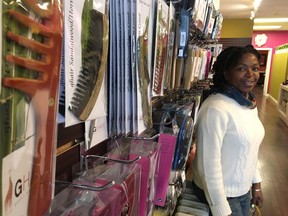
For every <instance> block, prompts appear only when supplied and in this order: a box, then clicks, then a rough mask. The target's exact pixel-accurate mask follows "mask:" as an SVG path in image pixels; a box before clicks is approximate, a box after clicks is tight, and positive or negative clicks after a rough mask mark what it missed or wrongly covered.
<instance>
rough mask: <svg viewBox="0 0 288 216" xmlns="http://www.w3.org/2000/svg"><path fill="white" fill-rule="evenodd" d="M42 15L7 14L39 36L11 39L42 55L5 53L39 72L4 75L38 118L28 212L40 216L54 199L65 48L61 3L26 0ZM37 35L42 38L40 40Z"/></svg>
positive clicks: (9, 84)
mask: <svg viewBox="0 0 288 216" xmlns="http://www.w3.org/2000/svg"><path fill="white" fill-rule="evenodd" d="M23 2H24V3H26V5H27V6H28V7H29V8H30V9H31V10H32V11H33V12H34V13H35V14H36V16H37V18H40V22H37V21H35V20H34V19H32V18H31V17H29V16H27V15H24V14H22V13H20V12H18V11H16V10H13V9H11V10H9V11H8V14H9V15H10V16H11V17H12V18H13V19H14V20H15V21H17V22H19V23H20V24H22V25H23V26H26V27H28V28H29V29H30V31H31V32H32V33H33V34H35V35H37V40H34V39H30V38H27V37H24V36H22V35H19V34H16V33H14V32H11V31H9V32H8V33H7V37H8V38H10V39H11V40H12V41H14V42H16V43H18V44H20V45H22V46H24V47H26V48H28V49H30V50H32V51H34V52H36V53H38V54H39V59H32V58H27V57H23V56H16V55H12V54H11V55H9V54H8V55H6V61H7V62H10V63H12V64H15V65H18V66H20V67H23V68H26V69H28V70H30V71H31V72H32V73H35V72H37V77H36V78H34V79H31V78H24V77H4V78H3V84H4V86H6V87H10V88H13V89H16V90H20V91H21V92H23V93H25V94H26V95H27V96H29V98H30V99H31V103H32V105H33V107H34V110H35V117H36V118H35V119H36V147H35V153H34V160H33V167H32V176H31V184H30V195H29V204H28V215H29V216H39V215H44V213H45V212H46V211H47V209H48V208H49V205H50V203H51V198H52V179H53V172H54V169H53V168H54V165H53V161H54V155H55V154H54V149H55V131H56V114H57V100H58V87H59V74H60V61H61V49H62V29H63V27H62V24H63V22H62V13H61V9H60V3H59V2H58V1H57V0H55V1H53V0H52V1H51V2H49V3H47V2H46V3H45V6H48V7H46V8H45V9H43V7H42V5H40V4H39V2H38V1H37V0H23ZM38 36H39V37H40V38H41V39H42V40H39V39H38Z"/></svg>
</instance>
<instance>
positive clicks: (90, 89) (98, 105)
mask: <svg viewBox="0 0 288 216" xmlns="http://www.w3.org/2000/svg"><path fill="white" fill-rule="evenodd" d="M96 3H97V4H96ZM64 10H65V13H64V14H65V17H64V18H65V19H64V27H65V29H64V34H65V38H64V50H65V52H64V60H65V63H64V65H65V69H64V70H65V126H66V127H67V126H71V125H74V124H77V123H79V122H81V121H86V120H92V119H97V118H100V117H104V116H106V115H107V101H106V98H107V97H106V95H105V94H106V93H105V88H106V87H107V85H106V82H105V74H106V65H107V56H108V45H109V44H108V39H109V26H108V18H107V16H106V1H105V0H103V1H100V2H99V1H92V0H90V1H89V0H82V1H71V0H65V1H64ZM79 44H81V46H79Z"/></svg>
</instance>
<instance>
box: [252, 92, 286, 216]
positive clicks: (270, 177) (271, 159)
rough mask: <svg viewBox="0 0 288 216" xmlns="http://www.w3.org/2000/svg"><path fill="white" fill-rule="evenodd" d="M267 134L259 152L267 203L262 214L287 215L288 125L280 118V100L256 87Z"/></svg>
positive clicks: (265, 201)
mask: <svg viewBox="0 0 288 216" xmlns="http://www.w3.org/2000/svg"><path fill="white" fill-rule="evenodd" d="M254 93H255V94H256V97H257V100H258V101H257V102H258V109H259V116H260V119H261V121H262V123H263V124H264V127H265V131H266V134H265V137H264V140H263V143H262V145H261V147H260V152H259V167H260V172H261V175H262V192H263V195H264V205H263V207H262V210H261V212H262V216H288V206H287V204H288V185H287V184H288V127H287V126H286V125H285V123H284V122H283V121H282V120H281V119H280V116H279V113H278V110H277V104H276V103H275V102H273V101H272V100H271V99H270V98H268V97H264V96H263V94H262V87H261V86H257V87H256V88H255V89H254Z"/></svg>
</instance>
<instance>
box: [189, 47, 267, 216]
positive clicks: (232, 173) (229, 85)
mask: <svg viewBox="0 0 288 216" xmlns="http://www.w3.org/2000/svg"><path fill="white" fill-rule="evenodd" d="M260 59H261V55H260V54H259V53H258V52H257V50H256V49H254V47H253V46H251V45H249V46H246V47H238V46H232V47H228V48H225V49H224V50H223V51H222V52H221V53H220V54H219V55H218V57H217V59H216V61H215V63H214V65H213V69H212V70H213V72H214V74H213V84H214V86H213V87H212V89H211V95H210V96H209V97H208V98H207V99H206V100H205V101H204V102H203V104H202V105H201V108H200V110H199V113H198V117H197V122H196V125H195V132H196V133H195V136H196V155H195V159H194V162H193V177H194V179H193V187H194V191H195V193H196V195H197V197H198V199H199V200H201V201H202V202H204V203H207V204H209V207H210V210H211V213H212V214H213V215H219V216H222V215H223V216H224V215H225V216H227V215H249V209H250V204H251V203H250V201H252V203H253V204H255V205H257V206H258V207H259V208H261V207H262V204H263V196H262V192H261V176H260V174H259V171H258V169H257V161H258V150H259V146H260V144H261V142H262V140H263V137H264V133H265V132H264V127H263V125H262V123H261V121H260V119H259V117H258V110H257V106H256V97H255V95H254V94H253V93H252V90H253V88H254V86H255V85H256V84H257V81H258V79H259V67H260V65H259V62H260ZM250 190H251V195H252V197H250V196H251V195H250Z"/></svg>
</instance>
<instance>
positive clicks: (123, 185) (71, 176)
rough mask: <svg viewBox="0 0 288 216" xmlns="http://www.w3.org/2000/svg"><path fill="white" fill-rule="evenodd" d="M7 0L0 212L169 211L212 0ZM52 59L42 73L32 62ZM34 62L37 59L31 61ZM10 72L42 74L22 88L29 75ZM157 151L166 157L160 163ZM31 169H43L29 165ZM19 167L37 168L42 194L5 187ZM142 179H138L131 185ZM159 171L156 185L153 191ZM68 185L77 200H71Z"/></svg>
mask: <svg viewBox="0 0 288 216" xmlns="http://www.w3.org/2000/svg"><path fill="white" fill-rule="evenodd" d="M7 2H10V1H8V0H7V1H6V0H4V1H3V2H1V7H0V12H1V16H2V19H0V26H1V27H2V31H1V35H0V36H1V46H2V47H3V49H2V53H1V54H2V58H1V61H0V63H1V68H2V71H1V73H0V74H1V75H0V78H1V85H0V88H1V91H0V99H1V100H0V102H1V103H0V109H1V113H0V115H1V118H0V122H1V124H0V130H1V143H0V147H1V151H0V152H1V155H0V156H1V158H0V159H1V166H2V165H3V167H2V168H1V189H0V193H1V194H0V197H1V199H0V201H1V203H0V206H1V208H0V211H1V212H0V214H1V215H7V216H9V215H13V214H14V215H15V214H17V212H19V211H22V213H23V209H24V211H26V210H27V212H29V213H27V215H31V216H33V215H37V216H38V215H44V214H47V215H49V214H50V215H54V214H55V212H57V211H58V210H59V211H61V213H65V212H66V213H67V212H68V211H74V212H75V213H76V212H77V213H79V212H81V211H82V213H84V212H85V213H87V212H86V211H87V209H91V211H92V210H93V212H94V215H104V214H105V213H107V212H108V211H110V210H111V209H115V208H116V209H121V211H122V214H125V215H126V214H127V215H137V216H138V215H141V216H145V215H151V214H152V213H153V212H154V214H156V213H157V212H162V213H163V212H166V214H164V213H163V214H162V215H172V214H173V212H174V211H175V209H176V205H177V199H178V197H179V196H180V195H181V193H182V192H183V189H184V188H185V171H186V163H187V160H188V156H189V152H190V150H191V148H192V144H193V141H194V140H193V129H194V123H195V121H196V119H197V111H198V109H199V107H200V105H201V103H202V101H203V100H204V99H205V97H206V96H207V92H208V90H209V87H210V82H211V80H210V78H211V73H210V69H211V66H212V64H213V62H214V60H215V58H216V57H217V55H218V53H219V52H220V51H221V49H222V46H221V44H218V40H219V38H220V32H221V27H222V21H223V17H222V15H221V13H220V12H219V11H218V10H216V9H215V8H216V7H215V5H214V4H213V1H212V0H195V1H188V0H180V1H164V0H149V1H143V0H124V1H122V0H116V1H111V0H110V1H109V0H93V1H92V0H81V1H77V2H75V1H72V0H61V1H51V2H50V3H47V5H49V7H48V9H47V10H46V9H45V10H44V9H43V8H45V7H42V6H41V5H39V4H38V3H37V1H36V0H25V1H24V0H23V1H17V2H13V3H11V4H7ZM58 2H59V3H61V4H62V5H60V6H59V5H57V4H58ZM74 3H75V4H74ZM7 5H9V7H11V8H12V12H11V10H8V9H11V8H7V7H8V6H7ZM23 7H25V8H28V9H27V10H26V11H25V10H23ZM60 8H63V9H64V10H65V12H64V11H61V10H60ZM13 10H15V11H16V12H15V14H14V12H13ZM7 11H10V12H7ZM27 11H28V12H29V13H27ZM18 13H20V15H19V14H18ZM22 13H23V14H24V15H23V14H22ZM21 14H22V15H21ZM18 16H19V17H18ZM11 17H12V18H11ZM21 17H22V18H23V20H24V21H23V22H22V21H21ZM56 20H57V21H59V20H61V22H60V21H59V22H56ZM16 21H17V22H19V23H20V24H19V23H17V22H16ZM26 21H27V22H26ZM47 21H48V22H47ZM62 21H63V22H62ZM9 22H11V23H12V25H11V26H9V25H8V24H9ZM27 23H28V24H27ZM27 25H28V26H27ZM24 26H26V27H28V30H27V28H26V27H24ZM52 30H53V31H52ZM13 31H16V34H21V36H20V38H21V40H20V39H19V38H18V36H15V35H14V34H13V33H11V32H13ZM7 32H8V33H7ZM39 32H40V34H38V33H39ZM64 36H65V37H64ZM7 37H8V38H10V39H7ZM24 37H25V38H26V37H27V38H28V39H27V40H26V39H23V38H24ZM22 39H23V40H22ZM27 41H30V42H27ZM51 41H52V42H51ZM15 42H16V43H15ZM18 43H19V44H18ZM53 45H54V46H55V45H57V49H56V48H55V47H53ZM23 47H24V48H23ZM61 48H62V53H61ZM155 48H156V49H155ZM27 50H28V51H27ZM51 50H52V51H53V52H52V51H51ZM13 52H14V53H13ZM52 53H53V55H54V56H53V55H52ZM56 54H57V55H56ZM14 55H19V56H21V57H20V58H19V59H20V60H19V59H18V60H15V59H14V60H13V57H11V56H14ZM23 57H25V58H26V59H24V60H23V59H22V58H23ZM51 59H53V61H51V62H52V63H53V67H51V65H50V66H49V65H48V66H49V67H50V69H51V70H50V72H51V74H49V76H48V73H46V70H45V68H44V69H43V67H42V63H43V64H44V63H47V62H48V63H50V64H51V62H50V61H49V60H51ZM36 60H39V62H40V63H39V65H38V66H39V67H34V66H33V64H34V63H35V61H36ZM46 61H47V62H46ZM11 63H12V65H11ZM13 64H15V65H13ZM16 64H18V65H20V67H19V66H18V65H17V66H16ZM23 66H24V68H23ZM46 69H47V68H46ZM20 75H21V76H22V77H23V78H27V79H28V78H29V79H34V80H36V81H35V82H34V81H32V82H31V83H33V85H34V84H35V83H37V82H38V81H39V82H41V81H42V79H43V80H44V81H47V80H48V81H51V82H50V83H49V85H48V84H47V85H45V86H44V85H43V86H41V85H38V86H35V88H33V91H34V92H32V93H31V91H32V90H31V91H30V88H29V87H30V85H29V83H28V82H27V85H26V86H24V88H23V86H22V87H21V86H20V87H19V89H20V90H22V92H19V91H16V90H15V89H17V88H15V89H14V88H13V86H12V84H13V82H14V81H13V79H16V80H17V78H16V76H20ZM26 76H27V77H26ZM47 77H50V78H51V77H52V78H53V79H52V80H50V79H47ZM48 81H47V82H48ZM58 81H59V82H58ZM44 84H45V83H44ZM31 85H32V84H31ZM11 87H12V88H13V89H12V90H11ZM23 89H28V90H27V91H26V92H25V91H23ZM31 89H32V88H31ZM27 92H28V93H27ZM40 93H42V94H40ZM46 93H47V94H46ZM39 95H40V96H39ZM41 95H42V96H41ZM29 96H30V97H29ZM34 96H35V97H34ZM36 96H37V98H38V97H39V101H40V102H39V101H36V102H35V101H34V99H33V98H36ZM11 98H12V99H13V100H11V101H12V102H11V103H10V99H11ZM42 100H43V101H42ZM16 102H17V105H15V104H16ZM38 102H39V103H38ZM35 104H36V105H35ZM34 109H35V110H36V113H35V110H34ZM2 111H3V112H2ZM57 111H58V116H57V113H56V112H57ZM4 114H5V116H4ZM6 114H7V115H6ZM46 115H47V116H46ZM7 116H9V117H10V116H11V118H10V119H8V120H7ZM4 117H5V118H4ZM46 117H47V118H46ZM8 126H9V127H8ZM10 126H11V127H10ZM8 132H9V133H8ZM10 138H11V140H10V141H8V139H10ZM19 140H20V141H19ZM43 140H44V141H43ZM43 143H44V145H45V146H44V147H45V149H46V150H45V149H44V150H43ZM12 144H13V146H14V144H17V146H16V145H15V146H14V147H11V146H12ZM140 146H141V147H140ZM171 146H174V147H173V148H172V147H171ZM152 147H153V148H152ZM2 150H5V151H2ZM6 150H7V151H6ZM48 150H49V152H48ZM168 150H169V151H168ZM167 152H169V154H167V155H166V153H167ZM45 153H47V154H48V153H49V155H47V154H46V155H45ZM148 153H149V154H148ZM161 157H162V158H161ZM164 157H165V162H166V163H167V161H168V159H169V161H170V163H171V164H170V165H169V164H168V166H166V167H164V163H163V158H164ZM19 158H24V159H25V158H29V160H27V161H28V162H27V163H25V164H28V165H27V168H25V169H24V168H23V167H22V168H23V169H21V170H27V172H25V173H24V171H23V173H22V172H21V173H19V172H18V171H19V169H18V168H17V167H16V168H15V167H14V164H17V166H18V167H19V165H21V164H24V163H22V162H21V160H22V159H21V160H20V161H19ZM35 158H36V159H39V160H33V159H35ZM47 158H50V159H49V161H48V159H47ZM91 158H92V159H91ZM46 159H47V160H46ZM161 159H162V164H160V162H161ZM35 161H38V162H37V163H36V162H35ZM10 162H11V163H10ZM130 162H131V163H130ZM7 164H10V166H7ZM161 166H162V168H163V169H162V170H161V171H159V167H161ZM35 167H36V168H35ZM38 168H39V170H40V171H41V172H42V171H43V170H44V172H43V173H44V174H43V175H42V174H41V175H38V172H37V173H36V172H35V169H38ZM102 168H103V169H102ZM40 171H39V172H40ZM121 171H123V172H122V173H121ZM91 172H92V174H91ZM141 172H142V174H141ZM47 173H48V174H47ZM95 173H97V174H95ZM20 174H21V175H23V176H24V177H23V179H24V180H25V179H30V177H31V179H34V178H35V177H33V178H32V176H35V175H36V177H38V176H40V179H38V178H36V180H35V182H38V183H39V184H40V186H39V187H40V188H42V189H43V190H42V189H41V190H40V189H39V188H38V189H39V191H41V193H39V194H37V193H33V194H32V192H31V191H34V190H37V188H36V186H35V185H34V184H29V185H28V187H27V188H29V190H28V191H23V193H22V194H21V195H19V197H17V196H16V197H12V195H13V193H11V191H12V190H14V189H13V187H12V186H13V185H14V183H15V182H17V180H19V179H20V180H21V178H22V176H21V178H20V177H19V175H20ZM116 174H119V176H116ZM121 174H122V175H121ZM154 174H156V175H154ZM26 175H28V177H27V178H26ZM3 176H5V177H6V176H8V177H9V178H7V179H6V178H3V179H4V180H3V179H2V177H3ZM154 176H156V177H157V176H158V179H156V178H155V179H154ZM159 176H160V177H159ZM94 177H95V179H97V181H96V183H95V182H94ZM140 178H141V182H146V183H145V184H142V183H141V184H138V183H137V182H139V179H140ZM159 179H160V180H159ZM108 180H109V181H108ZM159 181H160V183H161V185H162V186H163V187H162V189H160V187H158V190H156V189H155V185H157V183H158V184H159ZM27 182H28V181H25V183H27ZM32 182H34V180H32ZM42 182H45V185H44V186H43V185H42ZM107 182H108V183H107ZM163 182H165V184H163ZM27 184H28V183H27ZM127 185H128V186H127ZM10 188H12V189H11V190H10ZM107 191H109V194H111V192H113V194H114V195H115V196H113V197H112V196H111V197H108V196H107V193H108V192H107ZM127 191H128V192H127ZM14 192H15V191H14ZM24 192H25V193H24ZM30 192H31V193H30ZM144 192H146V193H144ZM29 193H30V194H29ZM84 193H86V196H85V199H84ZM11 194H12V195H11ZM14 194H15V193H14ZM68 194H70V195H71V196H72V195H73V196H75V197H76V198H77V200H78V201H79V202H77V203H76V202H72V203H71V200H69V199H66V198H67V197H69V196H68ZM155 194H156V195H157V199H155V200H154V195H155ZM34 195H39V196H40V197H45V202H42V203H40V204H39V202H40V200H42V199H40V198H39V200H37V199H35V197H34V198H33V196H34ZM156 195H155V196H156ZM29 197H30V198H29ZM31 197H32V198H33V199H32V198H31ZM135 197H140V198H139V200H137V199H136V198H135ZM146 197H147V198H148V199H146ZM88 198H89V200H88ZM43 199H44V198H43ZM99 200H100V201H101V202H99ZM119 200H122V201H123V200H124V201H123V202H119ZM127 200H128V201H127ZM65 201H67V203H65ZM126 201H127V202H126ZM132 201H133V202H132ZM60 203H62V204H61V205H62V206H59V204H60ZM79 203H81V205H80V204H79ZM95 203H96V204H97V205H96V204H95ZM138 203H141V204H140V205H139V206H138V205H137V204H138ZM38 204H39V205H38ZM66 204H67V206H66ZM68 204H69V205H68ZM91 204H92V205H94V206H91ZM98 204H99V205H98ZM36 207H37V209H35V208H36ZM64 207H65V208H64ZM83 207H85V208H83ZM90 213H91V212H90ZM24 215H25V213H24ZM111 215H119V212H113V213H111Z"/></svg>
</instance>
